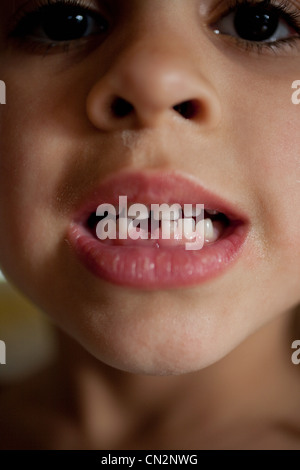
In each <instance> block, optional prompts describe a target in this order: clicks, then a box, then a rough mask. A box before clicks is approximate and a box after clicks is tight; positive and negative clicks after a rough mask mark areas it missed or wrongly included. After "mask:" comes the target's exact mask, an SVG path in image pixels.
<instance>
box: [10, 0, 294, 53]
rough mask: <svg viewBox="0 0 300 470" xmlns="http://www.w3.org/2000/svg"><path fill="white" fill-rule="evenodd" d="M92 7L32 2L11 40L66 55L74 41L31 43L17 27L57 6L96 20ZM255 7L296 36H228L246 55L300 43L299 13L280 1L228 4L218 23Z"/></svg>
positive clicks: (70, 0)
mask: <svg viewBox="0 0 300 470" xmlns="http://www.w3.org/2000/svg"><path fill="white" fill-rule="evenodd" d="M28 3H30V7H29V8H28V7H27V4H28ZM92 3H93V2H90V4H87V3H86V2H85V4H83V2H82V1H81V0H33V1H32V2H27V3H26V5H25V7H24V8H22V9H21V11H20V12H19V13H17V15H16V17H15V18H14V25H13V26H12V28H11V33H10V36H11V37H14V38H15V39H17V40H19V42H20V45H21V46H22V47H24V46H26V47H30V51H31V52H35V51H36V50H38V52H39V53H40V52H43V53H44V54H47V53H48V52H49V51H50V50H51V51H53V50H55V51H57V50H59V49H62V50H63V51H64V52H68V50H69V48H70V46H71V45H72V47H74V42H76V40H75V41H74V40H73V41H72V40H70V41H64V42H63V41H60V42H50V40H49V41H42V40H41V39H37V38H35V39H34V38H31V37H29V36H27V37H26V35H23V36H22V34H19V35H18V34H16V33H17V31H18V26H19V25H20V23H21V22H22V21H26V19H27V18H30V17H31V15H38V14H39V13H41V12H42V10H44V9H45V8H47V7H51V6H53V5H57V4H61V5H64V6H70V7H76V8H79V9H80V10H81V12H84V13H86V14H89V15H94V16H97V14H98V15H99V16H101V15H100V14H99V13H97V12H96V11H95V10H94V9H93V8H92V7H91V4H92ZM258 4H263V5H264V6H265V7H271V8H272V10H273V11H276V12H277V13H278V15H280V18H281V19H283V20H285V21H286V22H287V24H288V25H289V26H291V27H292V28H293V29H294V30H295V32H296V34H297V35H296V36H291V37H289V38H283V39H278V40H276V41H273V42H259V41H249V40H245V39H242V38H239V37H235V36H229V35H227V36H229V37H230V40H232V41H234V42H235V44H236V45H237V46H238V47H240V48H242V49H244V50H245V51H246V52H253V51H254V52H256V53H257V54H262V53H264V52H265V51H266V50H268V51H272V52H273V53H275V54H276V53H277V52H280V51H281V50H282V49H283V48H285V47H286V46H288V47H293V46H297V45H298V41H299V39H300V11H298V10H296V7H294V8H292V7H291V5H290V4H289V2H288V1H287V0H281V1H280V3H276V1H275V2H274V0H262V1H258V0H229V2H227V5H226V8H224V10H223V12H220V13H219V14H218V20H220V19H222V18H224V17H226V16H227V15H229V14H230V13H232V12H234V11H235V10H236V9H237V7H240V6H242V5H247V6H256V5H258ZM210 27H211V24H210ZM220 36H225V34H222V33H220ZM87 37H88V36H87ZM24 39H25V41H24ZM77 41H79V40H77Z"/></svg>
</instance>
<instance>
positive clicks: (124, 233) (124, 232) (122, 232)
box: [117, 217, 131, 240]
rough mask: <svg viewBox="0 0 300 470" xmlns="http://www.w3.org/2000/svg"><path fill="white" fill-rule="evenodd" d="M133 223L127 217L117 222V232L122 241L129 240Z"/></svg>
mask: <svg viewBox="0 0 300 470" xmlns="http://www.w3.org/2000/svg"><path fill="white" fill-rule="evenodd" d="M130 222H131V219H127V217H120V218H119V219H118V220H117V232H118V237H119V239H120V240H126V239H127V238H128V227H129V224H130Z"/></svg>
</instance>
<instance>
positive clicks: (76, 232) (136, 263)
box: [68, 224, 247, 289]
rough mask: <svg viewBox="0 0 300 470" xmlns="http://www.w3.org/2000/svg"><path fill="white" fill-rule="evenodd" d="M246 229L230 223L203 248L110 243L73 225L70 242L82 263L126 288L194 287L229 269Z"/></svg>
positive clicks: (97, 273) (242, 241) (99, 276)
mask: <svg viewBox="0 0 300 470" xmlns="http://www.w3.org/2000/svg"><path fill="white" fill-rule="evenodd" d="M246 235H247V229H246V225H245V224H238V225H236V226H230V227H229V228H228V229H227V230H226V233H224V234H223V236H222V237H221V238H220V239H219V240H217V241H216V242H214V243H212V244H210V245H205V246H204V247H203V248H202V249H201V250H195V251H187V250H185V249H184V248H177V247H175V248H174V247H173V248H172V247H163V248H154V247H141V246H118V245H107V244H105V243H102V242H101V241H99V240H97V239H96V238H94V237H93V235H92V234H91V233H90V232H89V231H88V230H86V229H85V228H84V227H83V226H81V225H78V224H72V226H71V227H70V230H69V233H68V241H69V242H70V245H71V247H72V248H73V250H74V252H75V254H76V256H77V257H78V259H79V260H80V262H81V263H82V264H83V265H84V266H85V267H86V268H87V269H88V270H89V271H90V272H91V273H92V274H93V275H94V276H96V277H97V278H100V279H102V280H105V281H108V282H112V283H113V284H117V285H120V286H124V287H132V288H137V289H165V288H178V287H185V286H194V285H198V284H201V283H204V282H205V281H208V280H209V279H212V278H214V277H216V276H219V275H221V274H222V273H223V272H224V271H225V270H227V269H228V268H229V267H230V266H231V265H232V264H233V262H234V261H235V260H237V258H238V257H239V256H240V254H241V248H242V246H243V244H244V242H245V239H246Z"/></svg>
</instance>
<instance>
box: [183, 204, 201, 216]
mask: <svg viewBox="0 0 300 470" xmlns="http://www.w3.org/2000/svg"><path fill="white" fill-rule="evenodd" d="M203 208H204V206H203V204H196V207H193V204H184V216H185V217H199V216H200V215H201V212H202V210H203Z"/></svg>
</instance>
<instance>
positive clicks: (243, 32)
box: [234, 5, 279, 41]
mask: <svg viewBox="0 0 300 470" xmlns="http://www.w3.org/2000/svg"><path fill="white" fill-rule="evenodd" d="M278 23H279V15H278V13H277V12H276V11H268V10H267V8H266V7H262V6H247V5H242V6H241V7H240V8H239V9H238V11H237V13H236V15H235V18H234V26H235V30H236V32H237V33H238V35H239V36H240V37H241V38H242V39H246V40H249V41H265V40H266V39H270V37H272V35H273V34H274V33H275V31H276V29H277V28H278Z"/></svg>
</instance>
